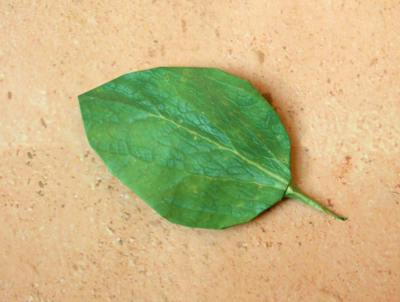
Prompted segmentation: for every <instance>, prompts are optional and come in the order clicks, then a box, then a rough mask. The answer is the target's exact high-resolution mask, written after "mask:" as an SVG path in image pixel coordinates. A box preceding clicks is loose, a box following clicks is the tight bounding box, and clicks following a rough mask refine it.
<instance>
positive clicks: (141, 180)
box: [79, 67, 343, 229]
mask: <svg viewBox="0 0 400 302" xmlns="http://www.w3.org/2000/svg"><path fill="white" fill-rule="evenodd" d="M79 103H80V107H81V112H82V117H83V121H84V126H85V131H86V134H87V137H88V140H89V143H90V145H91V146H92V147H93V149H94V150H95V151H96V152H97V154H98V155H99V156H100V157H101V158H102V160H103V161H104V163H105V164H106V165H107V167H108V168H109V170H110V171H111V173H112V174H113V175H115V176H116V177H117V178H119V179H120V180H121V181H122V182H123V183H124V184H125V185H127V186H128V187H129V188H130V189H132V190H133V191H134V192H135V193H136V194H137V195H138V196H139V197H140V198H142V199H143V200H144V201H145V202H146V203H148V204H149V205H150V206H151V207H152V208H153V209H154V210H156V211H157V212H158V213H159V214H160V215H161V216H163V217H165V218H166V219H168V220H169V221H172V222H174V223H178V224H182V225H186V226H191V227H200V228H215V229H220V228H226V227H229V226H232V225H236V224H239V223H244V222H247V221H249V220H251V219H253V218H254V217H256V216H257V215H259V214H260V213H262V212H263V211H265V210H266V209H268V208H270V207H271V206H273V205H274V204H276V203H277V202H278V201H280V200H281V199H282V198H284V197H285V196H288V197H293V198H297V199H299V200H300V201H303V202H305V203H307V204H309V205H311V206H313V207H316V208H318V209H319V210H323V211H325V212H327V213H329V214H331V215H333V216H335V217H336V218H339V219H343V217H341V216H337V215H336V214H333V213H332V212H330V211H329V210H328V209H326V208H324V207H322V206H320V205H319V204H317V203H316V202H315V201H313V200H311V199H310V198H308V197H306V196H305V195H303V194H301V193H299V192H298V191H296V190H295V189H294V188H293V187H292V186H290V183H291V174H290V142H289V138H288V135H287V133H286V131H285V128H284V127H283V125H282V123H281V122H280V120H279V118H278V116H277V114H276V113H275V111H274V110H273V108H272V107H271V106H270V105H269V104H268V102H266V100H265V99H264V98H263V97H262V96H261V95H260V94H259V93H258V92H257V90H256V89H254V87H253V86H252V85H251V84H250V83H249V82H247V81H244V80H242V79H240V78H238V77H235V76H233V75H231V74H228V73H226V72H223V71H221V70H218V69H215V68H192V67H169V68H154V69H149V70H144V71H138V72H133V73H129V74H126V75H123V76H121V77H119V78H117V79H114V80H112V81H110V82H108V83H106V84H104V85H101V86H99V87H97V88H95V89H93V90H90V91H88V92H86V93H84V94H82V95H80V96H79Z"/></svg>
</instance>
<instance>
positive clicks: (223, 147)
mask: <svg viewBox="0 0 400 302" xmlns="http://www.w3.org/2000/svg"><path fill="white" fill-rule="evenodd" d="M92 98H93V99H94V100H98V101H99V100H101V101H105V102H109V101H108V100H106V99H102V98H97V97H94V96H92ZM113 102H117V103H119V104H122V105H127V106H129V107H134V108H135V109H136V110H140V111H144V112H146V113H147V114H149V115H150V116H153V117H155V118H159V119H163V120H165V121H167V122H169V123H172V124H174V125H175V126H176V127H179V128H182V129H184V130H185V131H187V132H189V133H190V134H191V135H193V136H197V137H201V138H202V139H204V140H206V141H208V142H209V143H211V144H213V145H216V146H217V147H218V148H219V149H221V150H225V151H228V152H230V153H233V154H234V155H236V156H237V157H239V158H240V159H242V160H243V161H245V162H246V163H248V164H249V165H251V166H254V167H256V168H257V169H258V170H260V171H262V172H263V173H264V174H265V175H268V176H269V177H272V178H273V179H275V180H277V181H278V182H280V183H281V184H282V185H284V186H286V185H287V181H286V180H285V179H284V178H282V177H280V176H279V175H276V174H275V173H273V172H271V171H268V170H267V169H265V168H264V167H262V166H260V165H259V164H258V163H256V162H254V161H252V160H251V159H248V158H247V157H245V156H244V155H242V154H241V153H239V152H238V151H237V150H236V149H230V148H227V147H225V146H224V145H221V144H220V143H219V142H217V141H215V140H212V139H210V138H208V137H207V136H204V135H202V134H201V133H198V132H195V131H193V130H191V129H190V128H188V127H185V126H183V125H181V124H178V123H177V122H175V121H174V120H172V119H169V118H167V117H166V116H164V115H162V114H161V113H160V112H159V111H158V110H157V112H158V115H156V114H154V113H152V112H150V111H147V110H145V109H144V108H139V107H137V106H135V105H134V104H132V103H129V104H128V103H125V102H119V101H117V100H115V99H114V100H113Z"/></svg>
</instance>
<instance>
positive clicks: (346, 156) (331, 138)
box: [0, 0, 400, 302]
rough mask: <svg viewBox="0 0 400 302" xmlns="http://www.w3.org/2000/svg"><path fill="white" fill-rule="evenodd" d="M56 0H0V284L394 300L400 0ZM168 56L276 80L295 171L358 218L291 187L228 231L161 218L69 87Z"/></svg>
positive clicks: (32, 288)
mask: <svg viewBox="0 0 400 302" xmlns="http://www.w3.org/2000/svg"><path fill="white" fill-rule="evenodd" d="M63 2H64V1H47V2H46V1H4V0H3V1H0V118H1V119H0V121H1V124H0V154H1V156H0V301H7V302H8V301H21V302H22V301H23V302H25V301H324V302H325V301H346V302H347V301H362V302H368V301H393V302H394V301H400V286H399V285H400V219H399V218H400V161H399V155H400V148H399V144H400V121H399V116H400V3H399V1H368V0H366V1H317V0H316V1H291V0H287V1H204V0H201V1H200V0H199V1H161V0H159V1H156V0H153V1H126V2H119V1H115V4H113V5H108V4H106V2H102V1H101V2H98V1H65V2H64V4H62V3H63ZM67 2H69V3H68V4H67ZM117 2H119V3H118V4H117ZM159 65H197V66H216V67H220V68H223V69H225V70H227V71H230V72H233V73H235V74H237V75H240V76H242V77H245V78H247V79H249V80H251V81H252V82H253V83H254V84H255V85H256V87H257V88H259V89H260V90H261V91H262V92H263V93H267V94H268V95H270V96H271V98H272V100H273V105H274V106H275V108H276V109H277V111H278V113H279V115H280V116H281V117H282V119H283V121H284V123H285V125H286V127H287V129H288V131H289V133H290V136H291V139H292V141H293V146H294V149H293V158H294V165H293V172H294V174H295V180H296V182H297V184H298V185H299V186H300V187H302V188H303V189H304V190H305V191H306V192H307V193H309V194H310V195H312V196H314V197H315V198H318V199H319V200H320V201H321V202H323V203H325V204H329V205H330V206H331V207H332V208H334V209H335V210H336V211H337V212H339V213H341V214H344V215H347V216H348V217H349V220H348V221H347V222H345V223H343V222H339V221H335V220H333V219H331V218H329V217H327V216H325V215H322V214H320V213H318V212H316V211H314V210H312V209H310V208H307V207H305V206H303V205H301V204H299V203H297V202H294V201H287V202H284V203H281V204H280V205H278V206H277V207H275V208H273V209H272V210H271V211H269V212H268V213H266V214H265V215H262V216H261V217H259V218H258V219H256V220H255V221H253V222H251V223H249V224H246V225H242V226H239V227H234V228H231V229H228V230H225V231H207V230H193V229H189V228H185V227H180V226H176V225H172V224H170V223H168V222H166V221H164V220H162V219H161V218H160V217H159V216H158V215H156V214H155V213H154V212H153V211H152V210H151V209H150V208H149V207H147V206H146V205H145V204H144V203H143V202H142V201H141V200H138V199H137V198H136V197H135V196H134V194H132V193H131V192H129V190H128V189H126V188H125V187H124V186H122V185H121V184H120V183H118V181H116V180H115V179H114V178H113V177H111V176H110V174H109V173H108V172H107V171H106V169H105V167H104V165H103V164H102V163H101V162H100V160H99V159H98V158H97V157H96V156H95V154H94V152H93V151H92V150H91V149H90V148H89V146H88V143H87V141H86V138H85V136H84V133H83V128H82V123H81V120H80V113H79V110H78V105H77V100H76V96H77V95H78V94H80V93H82V92H84V91H86V90H88V89H90V88H93V87H95V86H97V85H99V84H101V83H103V82H106V81H108V80H111V79H113V78H114V77H116V76H118V75H121V74H123V73H126V72H129V71H133V70H138V69H144V68H149V67H154V66H159Z"/></svg>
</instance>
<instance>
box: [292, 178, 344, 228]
mask: <svg viewBox="0 0 400 302" xmlns="http://www.w3.org/2000/svg"><path fill="white" fill-rule="evenodd" d="M285 196H286V197H290V198H293V199H296V200H298V201H301V202H302V203H305V204H306V205H308V206H310V207H313V208H314V209H317V210H319V211H321V212H324V213H326V214H328V215H330V216H333V217H335V218H336V219H338V220H342V221H344V220H346V219H347V218H346V217H344V216H341V215H338V214H336V213H334V212H332V211H331V210H329V209H328V208H326V207H324V206H323V205H321V204H319V203H318V202H316V201H315V200H313V199H311V198H310V197H308V196H306V195H305V194H303V193H301V192H300V191H299V190H298V189H296V188H294V187H293V186H292V185H290V186H289V187H288V188H287V190H286V193H285Z"/></svg>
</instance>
